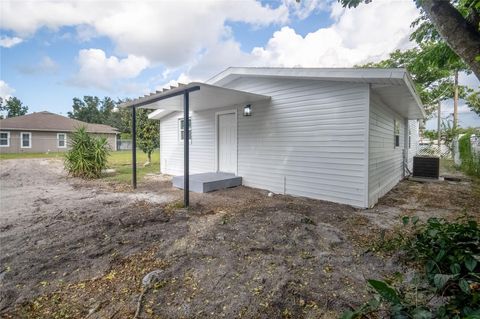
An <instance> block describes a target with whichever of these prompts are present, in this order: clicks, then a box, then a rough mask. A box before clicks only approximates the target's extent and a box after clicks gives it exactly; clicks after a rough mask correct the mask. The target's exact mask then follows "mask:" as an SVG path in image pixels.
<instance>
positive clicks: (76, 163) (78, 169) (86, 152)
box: [65, 127, 110, 178]
mask: <svg viewBox="0 0 480 319" xmlns="http://www.w3.org/2000/svg"><path fill="white" fill-rule="evenodd" d="M70 147H71V148H70V150H69V151H68V152H67V153H66V154H65V169H66V170H67V172H68V173H69V174H70V175H72V176H74V177H81V178H98V177H100V175H101V173H102V170H103V169H105V168H106V167H107V159H108V155H109V154H110V148H109V146H108V143H107V139H106V138H105V137H100V138H95V137H93V136H92V135H90V134H88V133H87V131H86V129H85V127H80V128H78V129H77V130H76V131H75V132H74V133H73V134H72V135H71V137H70Z"/></svg>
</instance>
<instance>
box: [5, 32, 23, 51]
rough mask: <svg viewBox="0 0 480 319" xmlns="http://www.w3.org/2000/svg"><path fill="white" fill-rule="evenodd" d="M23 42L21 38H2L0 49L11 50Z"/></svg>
mask: <svg viewBox="0 0 480 319" xmlns="http://www.w3.org/2000/svg"><path fill="white" fill-rule="evenodd" d="M22 42H23V40H22V39H21V38H19V37H7V36H3V35H2V36H0V47H4V48H11V47H13V46H15V45H17V44H20V43H22Z"/></svg>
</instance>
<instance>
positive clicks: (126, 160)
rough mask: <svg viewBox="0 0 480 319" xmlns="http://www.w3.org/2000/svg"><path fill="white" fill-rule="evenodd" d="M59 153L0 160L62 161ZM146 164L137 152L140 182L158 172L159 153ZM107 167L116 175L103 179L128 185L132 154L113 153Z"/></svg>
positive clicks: (2, 156) (18, 155)
mask: <svg viewBox="0 0 480 319" xmlns="http://www.w3.org/2000/svg"><path fill="white" fill-rule="evenodd" d="M63 154H64V153H61V152H55V153H12V154H0V160H4V159H5V160H6V159H21V158H57V159H61V160H63ZM146 162H147V154H145V153H143V152H142V151H137V179H138V181H141V180H142V179H143V178H144V177H145V175H146V174H151V173H159V172H160V153H159V152H158V151H155V152H153V154H152V163H151V164H150V165H149V166H146V167H143V164H145V163H146ZM108 167H109V168H113V169H115V171H116V173H115V175H112V176H105V177H104V178H103V179H104V180H107V181H112V182H120V183H130V182H131V180H132V152H131V151H113V152H111V153H110V156H109V158H108Z"/></svg>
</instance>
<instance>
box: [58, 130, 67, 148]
mask: <svg viewBox="0 0 480 319" xmlns="http://www.w3.org/2000/svg"><path fill="white" fill-rule="evenodd" d="M57 147H58V148H66V147H67V134H66V133H57Z"/></svg>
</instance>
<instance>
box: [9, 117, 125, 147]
mask: <svg viewBox="0 0 480 319" xmlns="http://www.w3.org/2000/svg"><path fill="white" fill-rule="evenodd" d="M82 126H83V127H86V129H87V132H89V133H91V134H94V135H96V136H104V137H106V138H107V140H108V144H109V145H110V148H111V149H112V150H116V149H117V133H118V131H117V129H115V128H113V127H111V126H108V125H103V124H90V123H85V122H81V121H78V120H74V119H71V118H68V117H65V116H61V115H58V114H54V113H50V112H46V111H44V112H38V113H32V114H27V115H23V116H17V117H11V118H7V119H4V120H0V153H23V152H25V153H43V152H63V151H66V150H67V149H68V147H69V135H70V133H72V132H73V131H75V130H76V129H77V128H79V127H82Z"/></svg>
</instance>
